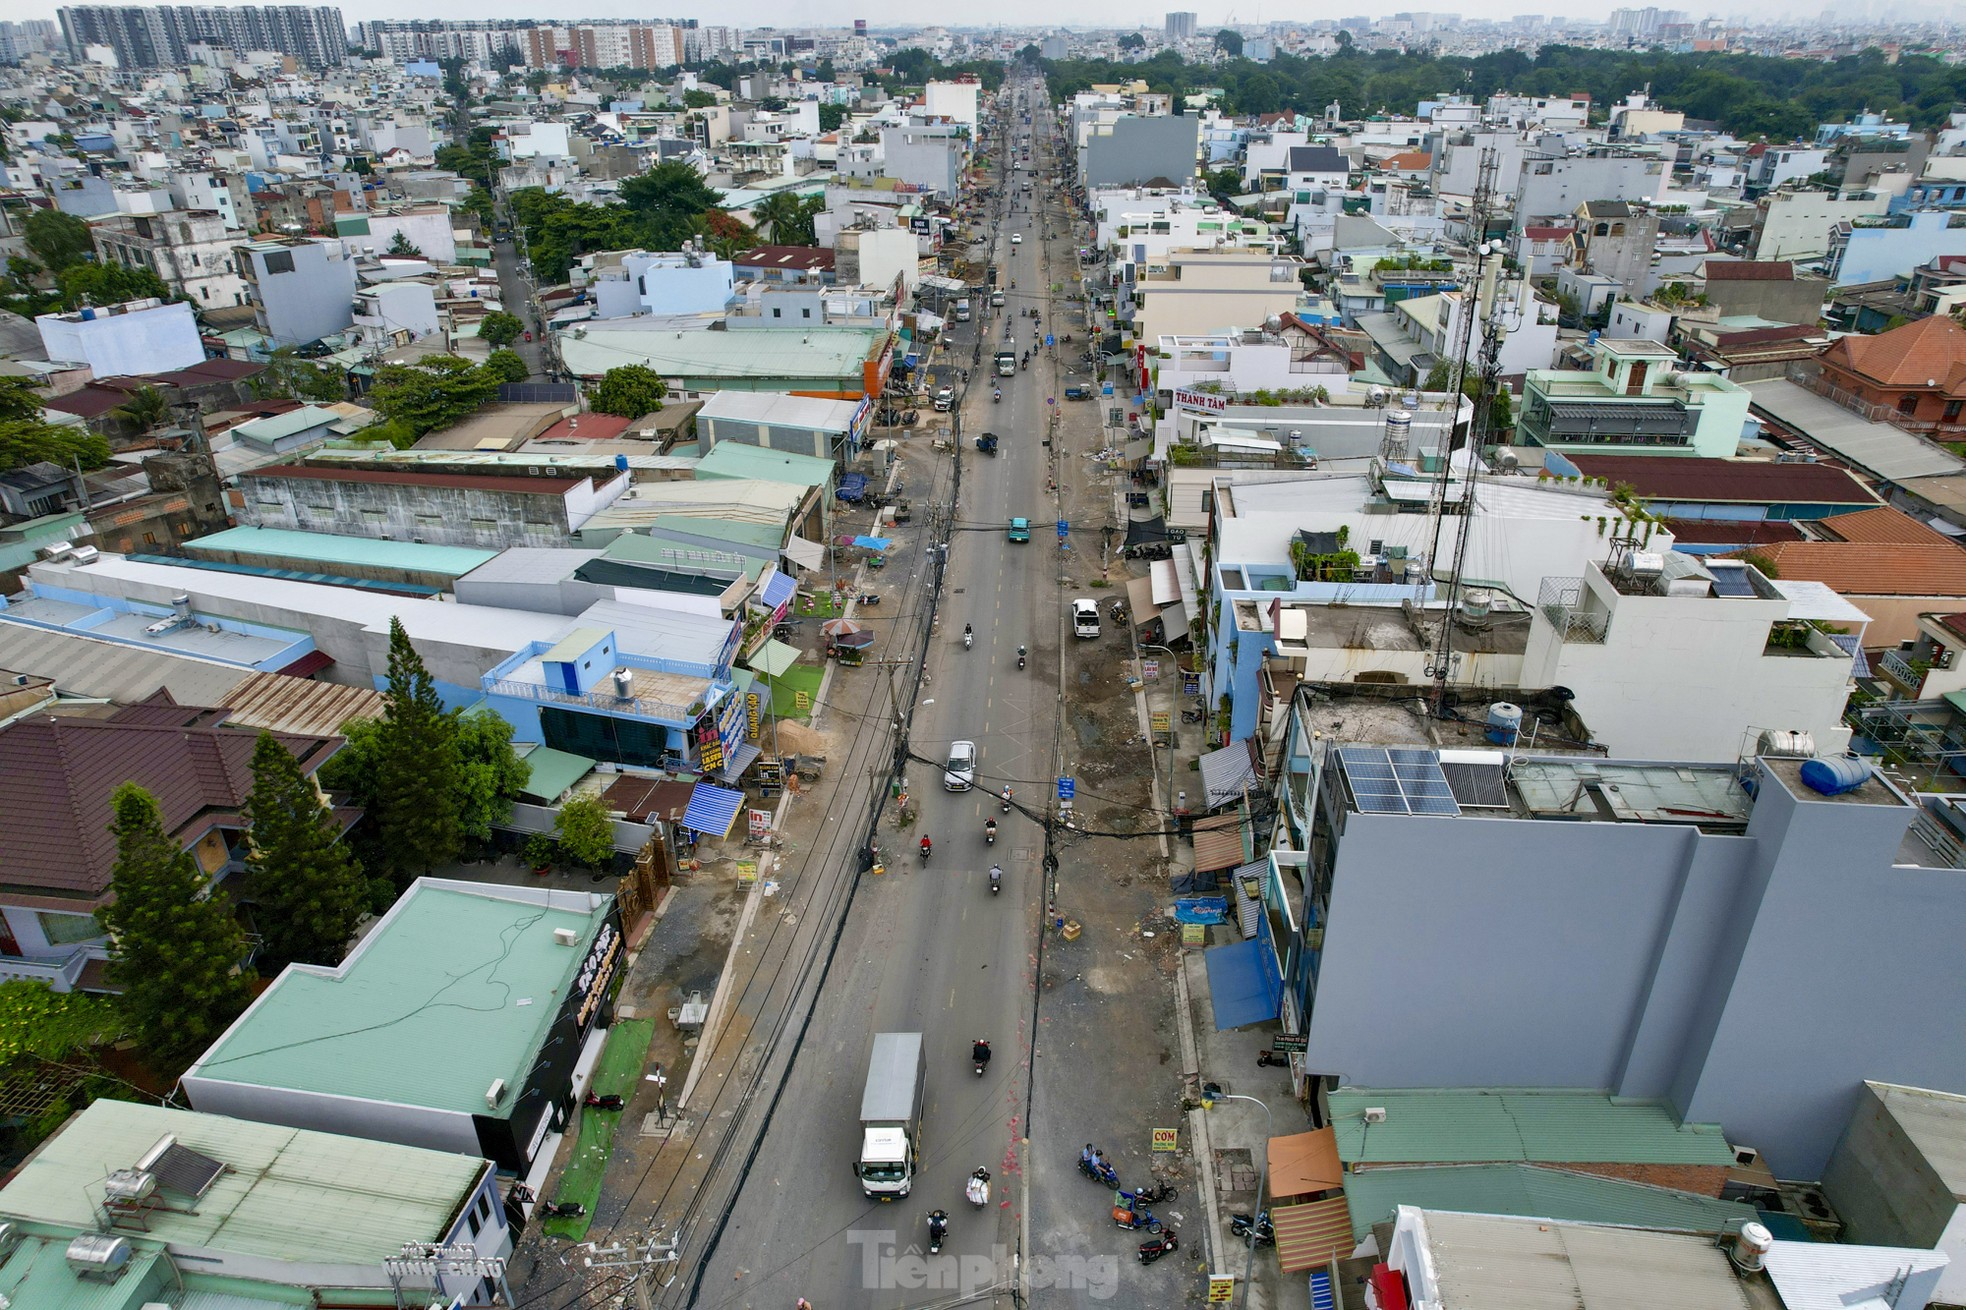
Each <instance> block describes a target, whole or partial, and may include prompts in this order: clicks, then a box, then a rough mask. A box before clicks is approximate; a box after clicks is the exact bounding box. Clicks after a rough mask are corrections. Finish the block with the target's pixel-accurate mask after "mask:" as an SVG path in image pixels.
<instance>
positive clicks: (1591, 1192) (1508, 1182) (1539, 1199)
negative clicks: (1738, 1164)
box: [1345, 1164, 1755, 1241]
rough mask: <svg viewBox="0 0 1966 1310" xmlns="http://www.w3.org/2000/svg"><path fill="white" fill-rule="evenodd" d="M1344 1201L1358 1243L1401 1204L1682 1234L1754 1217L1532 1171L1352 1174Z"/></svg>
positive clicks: (1458, 1168)
mask: <svg viewBox="0 0 1966 1310" xmlns="http://www.w3.org/2000/svg"><path fill="white" fill-rule="evenodd" d="M1345 1199H1346V1201H1347V1202H1348V1203H1349V1204H1350V1206H1351V1215H1352V1235H1353V1236H1354V1237H1356V1238H1358V1239H1359V1240H1360V1241H1363V1240H1364V1239H1365V1236H1366V1234H1367V1233H1369V1232H1371V1231H1372V1225H1374V1224H1377V1223H1385V1222H1388V1221H1389V1220H1391V1219H1392V1217H1393V1212H1394V1211H1395V1210H1396V1209H1397V1208H1398V1207H1400V1206H1402V1205H1412V1206H1418V1207H1419V1208H1420V1209H1422V1210H1454V1211H1458V1212H1460V1213H1464V1214H1501V1215H1520V1216H1522V1217H1524V1218H1534V1219H1564V1220H1570V1221H1572V1222H1576V1223H1587V1224H1626V1225H1630V1226H1633V1227H1638V1228H1666V1229H1672V1230H1674V1231H1678V1232H1689V1233H1717V1232H1720V1231H1721V1230H1723V1229H1726V1228H1730V1227H1732V1228H1738V1227H1739V1226H1740V1225H1741V1224H1743V1223H1745V1222H1747V1221H1748V1220H1750V1219H1753V1218H1754V1217H1755V1213H1754V1209H1753V1207H1752V1206H1748V1205H1744V1204H1742V1203H1741V1202H1739V1201H1721V1200H1716V1199H1715V1198H1713V1197H1711V1196H1701V1195H1700V1194H1698V1193H1697V1192H1679V1191H1674V1190H1673V1189H1671V1188H1668V1187H1653V1186H1650V1185H1648V1184H1645V1183H1633V1182H1626V1181H1625V1180H1624V1179H1621V1178H1603V1177H1599V1176H1598V1175H1596V1174H1586V1173H1578V1172H1576V1171H1575V1170H1570V1169H1552V1168H1549V1167H1548V1166H1545V1165H1534V1164H1450V1165H1429V1166H1420V1167H1415V1168H1401V1167H1393V1168H1386V1169H1359V1170H1356V1171H1354V1172H1353V1173H1351V1174H1349V1175H1347V1176H1346V1179H1345Z"/></svg>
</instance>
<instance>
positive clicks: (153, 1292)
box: [0, 1237, 263, 1310]
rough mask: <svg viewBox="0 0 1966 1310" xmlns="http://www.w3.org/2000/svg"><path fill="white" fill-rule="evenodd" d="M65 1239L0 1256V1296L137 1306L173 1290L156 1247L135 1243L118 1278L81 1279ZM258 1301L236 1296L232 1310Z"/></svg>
mask: <svg viewBox="0 0 1966 1310" xmlns="http://www.w3.org/2000/svg"><path fill="white" fill-rule="evenodd" d="M68 1241H69V1239H68V1238H66V1237H64V1238H58V1239H56V1240H54V1241H47V1240H43V1239H38V1238H33V1237H29V1238H26V1239H24V1240H23V1241H22V1242H21V1243H20V1245H18V1246H16V1247H15V1248H14V1249H13V1250H12V1251H11V1252H9V1253H8V1255H7V1257H6V1259H5V1260H0V1296H5V1297H6V1298H7V1302H8V1304H9V1305H15V1306H23V1307H26V1306H33V1307H37V1308H38V1307H42V1306H46V1307H48V1310H140V1307H143V1306H146V1305H149V1304H151V1303H152V1302H154V1301H157V1300H159V1299H160V1298H162V1297H164V1296H167V1295H171V1294H173V1293H175V1292H177V1291H178V1288H177V1283H178V1278H177V1275H176V1272H175V1271H174V1270H173V1269H172V1268H171V1265H170V1262H169V1261H168V1260H166V1259H165V1258H164V1252H163V1251H162V1250H161V1249H160V1248H157V1247H147V1248H146V1247H143V1246H137V1249H136V1250H134V1251H132V1252H131V1253H130V1262H129V1263H128V1264H126V1265H124V1266H123V1273H122V1276H121V1277H119V1278H118V1279H117V1280H116V1281H115V1282H113V1283H105V1282H102V1281H100V1280H98V1279H92V1278H82V1277H80V1276H79V1275H78V1274H77V1273H76V1272H75V1270H73V1269H71V1268H70V1267H69V1265H68V1260H67V1256H66V1252H67V1250H68ZM132 1245H136V1244H135V1243H132ZM167 1304H168V1303H167ZM261 1304H263V1303H262V1302H259V1301H252V1300H248V1299H246V1298H245V1297H240V1298H239V1301H238V1305H237V1307H236V1310H251V1308H252V1307H254V1306H257V1305H261ZM225 1310H235V1308H234V1306H233V1303H232V1302H231V1301H229V1300H228V1301H227V1302H225Z"/></svg>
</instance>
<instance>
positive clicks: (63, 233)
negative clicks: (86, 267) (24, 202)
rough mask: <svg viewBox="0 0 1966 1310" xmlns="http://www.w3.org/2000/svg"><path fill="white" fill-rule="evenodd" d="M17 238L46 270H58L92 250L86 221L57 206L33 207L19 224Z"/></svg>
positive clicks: (93, 239) (90, 236)
mask: <svg viewBox="0 0 1966 1310" xmlns="http://www.w3.org/2000/svg"><path fill="white" fill-rule="evenodd" d="M21 240H22V241H24V242H25V243H26V244H27V248H28V249H29V250H31V251H33V252H34V257H35V258H36V259H38V260H40V261H41V267H42V268H45V269H47V270H48V271H49V272H50V273H59V272H61V271H62V270H63V269H65V268H71V267H73V266H74V265H76V264H79V263H81V262H83V261H84V260H86V259H88V258H89V256H91V255H93V254H95V252H96V239H95V237H94V235H93V234H91V233H90V231H89V225H88V224H87V223H85V222H83V221H82V220H81V219H79V218H77V217H75V215H73V214H64V213H63V212H62V211H61V210H59V209H36V210H33V211H32V212H30V213H29V214H28V216H27V220H26V221H25V222H23V223H22V224H21Z"/></svg>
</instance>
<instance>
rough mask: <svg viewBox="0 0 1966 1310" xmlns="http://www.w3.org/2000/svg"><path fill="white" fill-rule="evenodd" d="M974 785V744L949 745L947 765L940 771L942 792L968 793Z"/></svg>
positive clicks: (955, 743) (962, 742)
mask: <svg viewBox="0 0 1966 1310" xmlns="http://www.w3.org/2000/svg"><path fill="white" fill-rule="evenodd" d="M975 785H976V743H975V742H973V741H957V742H951V743H950V744H949V763H948V764H947V765H946V766H944V767H943V770H942V790H944V791H968V790H969V789H970V788H971V787H974V786H975Z"/></svg>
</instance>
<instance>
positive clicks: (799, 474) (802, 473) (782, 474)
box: [696, 441, 834, 487]
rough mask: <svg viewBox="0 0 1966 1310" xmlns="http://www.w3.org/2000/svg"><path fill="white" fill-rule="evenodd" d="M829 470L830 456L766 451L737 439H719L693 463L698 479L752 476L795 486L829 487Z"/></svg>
mask: <svg viewBox="0 0 1966 1310" xmlns="http://www.w3.org/2000/svg"><path fill="white" fill-rule="evenodd" d="M833 470H834V463H833V461H832V460H830V459H820V458H819V457H818V456H816V455H801V454H799V453H798V452H796V451H791V450H767V449H765V448H764V447H763V446H750V445H746V444H744V443H743V442H741V441H719V442H718V443H717V444H716V445H715V446H712V447H711V448H710V453H709V454H707V455H705V456H704V457H703V458H702V459H700V460H698V461H697V463H696V476H697V477H699V478H756V479H757V480H758V481H760V482H789V483H791V484H792V485H794V486H798V487H826V486H831V485H832V482H833Z"/></svg>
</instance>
